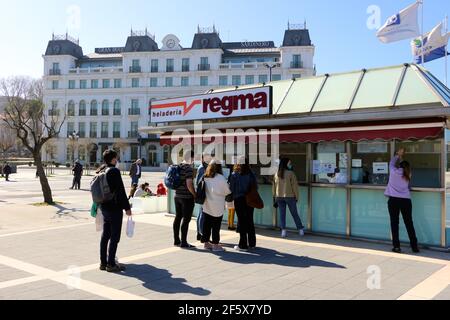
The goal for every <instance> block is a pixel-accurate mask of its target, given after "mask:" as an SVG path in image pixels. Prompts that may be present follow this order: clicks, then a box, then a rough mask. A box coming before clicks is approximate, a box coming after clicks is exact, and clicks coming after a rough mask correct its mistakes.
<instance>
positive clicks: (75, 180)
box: [72, 176, 81, 190]
mask: <svg viewBox="0 0 450 320" xmlns="http://www.w3.org/2000/svg"><path fill="white" fill-rule="evenodd" d="M72 188H73V189H78V190H80V188H81V176H74V177H73V182H72Z"/></svg>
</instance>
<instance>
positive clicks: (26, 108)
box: [0, 77, 66, 204]
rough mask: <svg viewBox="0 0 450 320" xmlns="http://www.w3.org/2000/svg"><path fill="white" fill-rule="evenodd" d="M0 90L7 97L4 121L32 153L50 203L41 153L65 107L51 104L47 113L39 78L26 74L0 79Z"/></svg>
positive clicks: (59, 125) (60, 121) (60, 123)
mask: <svg viewBox="0 0 450 320" xmlns="http://www.w3.org/2000/svg"><path fill="white" fill-rule="evenodd" d="M0 93H1V94H2V95H3V96H5V97H6V99H7V105H6V108H5V114H4V117H3V121H4V122H5V123H6V124H7V126H8V127H9V128H10V129H11V130H13V131H14V133H15V135H16V136H17V138H18V139H19V140H20V141H21V142H22V144H23V146H24V147H25V148H26V149H27V150H28V151H29V152H30V153H31V154H32V156H33V159H34V163H35V164H36V167H37V174H38V176H39V180H40V183H41V187H42V193H43V196H44V201H45V202H46V203H48V204H53V203H54V202H53V196H52V190H51V188H50V185H49V183H48V179H47V177H46V175H45V171H44V166H43V164H42V155H41V152H42V148H43V146H44V145H45V144H46V143H47V142H48V141H49V140H51V139H53V138H56V137H57V136H58V135H59V133H60V132H61V128H62V126H63V124H64V122H65V120H66V114H65V110H58V109H57V108H56V109H54V108H53V106H52V107H51V108H50V109H49V110H48V113H47V112H46V108H45V105H44V102H43V96H44V82H43V81H42V80H34V79H30V78H26V77H13V78H8V79H3V80H1V81H0ZM62 111H63V112H62Z"/></svg>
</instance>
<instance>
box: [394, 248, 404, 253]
mask: <svg viewBox="0 0 450 320" xmlns="http://www.w3.org/2000/svg"><path fill="white" fill-rule="evenodd" d="M392 252H395V253H402V249H400V248H394V249H392Z"/></svg>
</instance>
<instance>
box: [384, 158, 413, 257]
mask: <svg viewBox="0 0 450 320" xmlns="http://www.w3.org/2000/svg"><path fill="white" fill-rule="evenodd" d="M404 155H405V149H400V150H399V151H398V152H397V153H396V155H395V156H394V157H393V158H392V160H391V162H390V164H389V170H390V174H389V183H388V186H387V188H386V192H385V195H386V196H387V197H389V201H388V209H389V215H390V218H391V231H392V241H393V245H394V248H393V249H392V251H393V252H396V253H401V252H402V250H401V248H400V236H399V223H400V212H401V214H402V216H403V221H404V223H405V226H406V231H407V232H408V236H409V241H410V244H411V248H412V251H413V252H415V253H418V252H419V247H418V243H417V242H418V241H417V236H416V230H415V229H414V223H413V217H412V202H411V192H410V183H411V176H412V175H411V166H410V164H409V163H408V162H407V161H404V160H403V157H404Z"/></svg>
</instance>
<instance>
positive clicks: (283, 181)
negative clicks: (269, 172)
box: [272, 158, 305, 238]
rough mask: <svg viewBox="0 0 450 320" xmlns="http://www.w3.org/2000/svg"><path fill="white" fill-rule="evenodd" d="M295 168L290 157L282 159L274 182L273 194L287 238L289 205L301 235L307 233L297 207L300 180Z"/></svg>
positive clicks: (283, 233)
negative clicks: (287, 211) (287, 210)
mask: <svg viewBox="0 0 450 320" xmlns="http://www.w3.org/2000/svg"><path fill="white" fill-rule="evenodd" d="M293 169H294V167H293V164H292V162H291V160H290V159H288V158H283V159H281V161H280V166H279V169H278V172H277V173H276V174H275V176H274V179H273V184H272V194H273V196H274V198H275V202H276V204H277V205H278V208H279V210H280V217H281V219H280V220H281V237H282V238H287V230H286V209H287V208H286V207H289V211H290V212H291V215H292V217H293V218H294V221H295V225H296V226H297V230H298V232H299V235H300V237H303V236H304V235H305V232H304V226H303V224H302V220H301V219H300V216H299V214H298V209H297V203H298V200H299V194H298V181H297V177H296V176H295V173H294V171H293Z"/></svg>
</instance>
